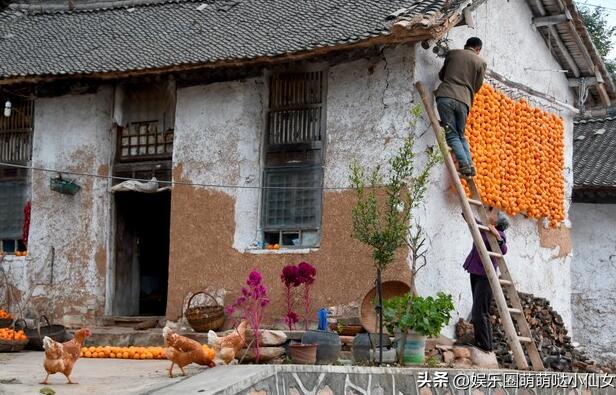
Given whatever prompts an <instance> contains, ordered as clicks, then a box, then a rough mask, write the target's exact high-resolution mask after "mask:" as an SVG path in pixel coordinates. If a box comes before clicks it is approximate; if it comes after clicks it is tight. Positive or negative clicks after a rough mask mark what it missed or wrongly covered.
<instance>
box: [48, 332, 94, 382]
mask: <svg viewBox="0 0 616 395" xmlns="http://www.w3.org/2000/svg"><path fill="white" fill-rule="evenodd" d="M90 336H92V332H90V330H89V329H88V328H82V329H79V330H78V331H76V332H75V336H74V337H73V340H69V341H67V342H64V343H58V342H57V341H54V340H53V339H51V338H50V337H47V336H45V337H44V338H43V348H44V349H45V362H44V363H43V366H44V367H45V370H46V371H47V376H45V380H43V381H42V382H41V384H47V380H48V379H49V375H50V374H55V373H62V374H63V375H65V376H66V379H67V380H68V384H77V383H75V382H73V381H71V377H70V376H71V372H72V371H73V367H74V366H75V362H77V360H78V359H79V355H80V353H81V348H82V347H83V344H84V342H85V340H86V338H87V337H90Z"/></svg>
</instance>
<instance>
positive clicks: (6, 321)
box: [0, 318, 13, 328]
mask: <svg viewBox="0 0 616 395" xmlns="http://www.w3.org/2000/svg"><path fill="white" fill-rule="evenodd" d="M12 323H13V320H12V319H11V318H0V328H8V327H9V326H11V324H12Z"/></svg>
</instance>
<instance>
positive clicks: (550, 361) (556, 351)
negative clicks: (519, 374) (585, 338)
mask: <svg viewBox="0 0 616 395" xmlns="http://www.w3.org/2000/svg"><path fill="white" fill-rule="evenodd" d="M520 299H521V302H522V306H523V308H524V314H525V315H526V320H527V322H528V325H529V326H530V329H531V332H532V334H533V338H534V339H535V343H536V344H537V347H538V349H539V353H540V354H541V357H542V359H543V364H544V366H545V368H546V369H547V370H552V371H558V372H588V373H601V372H605V373H614V372H616V370H614V369H613V368H614V367H615V366H613V365H607V364H606V365H599V364H598V363H597V362H596V361H593V360H592V359H590V358H589V357H588V356H587V355H586V354H585V353H584V351H583V350H582V349H580V348H576V346H578V345H577V344H575V343H572V342H571V337H570V336H569V335H568V334H567V329H566V328H565V326H564V322H563V319H562V317H561V316H560V314H558V313H557V312H556V311H554V310H553V309H552V307H551V306H550V302H549V301H547V300H546V299H544V298H536V297H534V296H533V295H530V294H524V293H520ZM490 314H491V321H492V329H493V347H494V353H495V354H496V358H497V360H498V363H499V365H500V367H501V368H506V369H514V368H515V363H514V361H513V355H512V354H511V351H510V350H509V346H508V345H507V340H506V336H505V330H504V329H503V326H502V323H501V320H500V317H499V314H498V310H497V308H496V304H495V303H494V302H493V303H492V307H491V309H490ZM456 336H457V337H458V342H462V343H465V342H469V341H472V339H473V325H472V324H470V323H468V322H466V321H464V320H460V322H458V324H457V326H456ZM529 365H530V361H529Z"/></svg>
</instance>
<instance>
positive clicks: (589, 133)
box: [573, 117, 616, 189]
mask: <svg viewBox="0 0 616 395" xmlns="http://www.w3.org/2000/svg"><path fill="white" fill-rule="evenodd" d="M573 185H574V188H575V189H585V188H616V117H605V118H589V119H579V120H577V121H576V122H575V125H574V129H573Z"/></svg>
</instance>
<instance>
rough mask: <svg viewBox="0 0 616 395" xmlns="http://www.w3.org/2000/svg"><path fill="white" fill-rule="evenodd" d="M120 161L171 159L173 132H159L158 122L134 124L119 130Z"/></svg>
mask: <svg viewBox="0 0 616 395" xmlns="http://www.w3.org/2000/svg"><path fill="white" fill-rule="evenodd" d="M118 134H119V136H118V153H119V160H120V161H127V160H144V159H145V160H148V159H159V158H161V159H162V158H170V157H171V155H172V154H173V130H166V131H159V122H158V121H148V122H133V123H131V124H130V125H129V126H128V127H127V128H118Z"/></svg>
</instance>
